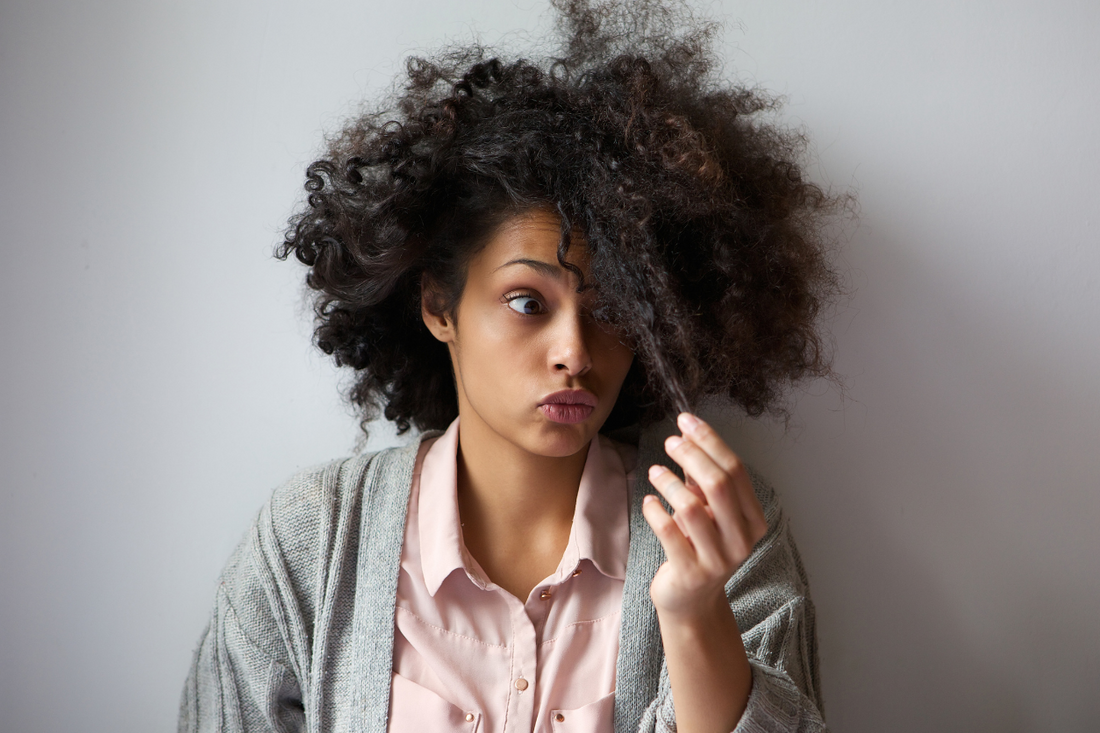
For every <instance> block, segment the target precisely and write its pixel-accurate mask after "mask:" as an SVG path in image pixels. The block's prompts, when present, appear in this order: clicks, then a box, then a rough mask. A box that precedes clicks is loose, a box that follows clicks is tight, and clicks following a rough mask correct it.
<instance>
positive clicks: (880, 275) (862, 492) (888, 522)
mask: <svg viewBox="0 0 1100 733" xmlns="http://www.w3.org/2000/svg"><path fill="white" fill-rule="evenodd" d="M869 228H870V227H866V226H865V227H864V230H863V231H861V232H860V236H859V238H858V239H857V240H855V241H853V242H852V243H851V244H850V245H849V246H848V247H847V250H846V253H845V254H846V257H847V259H848V261H849V266H850V267H851V268H852V271H854V272H857V273H860V279H861V280H862V281H863V282H859V283H857V284H856V287H857V292H856V294H855V296H854V298H853V301H852V302H851V304H850V305H849V306H848V307H847V308H846V309H845V313H844V314H843V318H838V319H837V321H836V324H835V325H834V333H835V334H836V338H837V356H838V360H837V370H838V371H839V372H840V373H841V374H842V375H843V376H844V378H845V380H846V382H847V385H848V388H849V392H848V394H847V396H846V398H842V397H841V396H840V395H839V394H838V392H837V390H836V389H834V388H832V387H824V386H822V385H811V389H810V390H809V391H808V392H807V393H806V394H804V395H802V396H801V397H800V398H799V403H798V406H797V409H796V410H795V412H794V416H793V420H792V423H791V429H790V431H789V432H787V433H784V431H783V427H782V426H781V425H777V424H776V422H775V421H774V420H773V421H767V420H764V421H751V420H746V419H743V418H742V419H738V418H736V417H733V416H731V415H730V414H729V412H728V411H722V410H719V409H712V410H709V411H707V415H708V417H711V418H712V419H715V420H716V421H717V422H718V423H719V424H723V425H727V426H729V427H728V429H726V430H724V432H725V434H726V437H727V438H728V439H729V440H730V443H731V445H733V446H734V448H735V449H736V450H738V451H739V452H740V453H741V454H742V456H743V457H744V458H745V459H746V460H747V461H748V462H750V463H752V464H753V465H754V466H756V467H757V468H759V469H760V470H761V471H762V472H763V473H764V474H765V475H766V476H768V477H769V479H770V480H771V481H772V482H773V483H774V484H775V485H776V486H777V488H778V489H779V491H780V493H781V494H782V495H783V497H784V504H785V506H786V508H787V510H788V513H789V514H790V515H791V517H792V522H793V525H794V529H795V533H796V537H797V538H798V541H799V545H800V547H801V549H802V553H803V555H804V559H805V561H806V565H807V568H808V571H809V572H810V575H811V581H812V585H813V591H814V598H815V601H816V603H817V607H818V616H819V636H820V644H821V659H822V674H823V686H824V696H825V704H826V711H827V713H828V718H829V721H830V725H831V726H832V727H835V728H836V729H837V730H844V731H850V732H852V731H880V730H892V731H926V730H930V729H936V730H959V731H963V730H966V731H971V730H999V731H1031V730H1086V729H1088V727H1089V726H1090V725H1092V724H1094V723H1095V721H1096V720H1098V719H1100V696H1097V695H1096V694H1095V692H1096V689H1097V688H1098V687H1100V634H1097V633H1096V631H1095V626H1096V623H1095V617H1094V616H1095V615H1094V613H1092V612H1090V611H1089V609H1095V608H1098V607H1100V583H1097V582H1096V576H1095V558H1097V557H1100V533H1098V532H1096V531H1095V527H1096V526H1097V525H1098V524H1100V492H1097V491H1096V489H1097V486H1096V482H1097V479H1096V477H1097V476H1100V450H1097V444H1096V437H1097V436H1098V435H1100V418H1098V416H1097V415H1098V413H1100V410H1098V409H1097V407H1098V406H1100V386H1098V384H1097V382H1096V380H1095V379H1094V375H1096V374H1100V353H1098V352H1097V349H1096V347H1095V346H1094V345H1092V344H1088V343H1084V342H1083V340H1082V338H1081V334H1082V333H1087V332H1088V328H1087V321H1086V320H1083V319H1084V317H1085V315H1086V313H1087V312H1090V311H1091V312H1096V311H1097V308H1095V304H1096V300H1097V292H1096V290H1095V289H1092V290H1089V289H1088V288H1087V287H1086V288H1084V289H1081V288H1080V287H1078V292H1070V293H1067V292H1066V291H1065V289H1062V288H1060V287H1059V283H1057V282H1053V283H1052V282H1044V278H1045V279H1046V280H1049V277H1046V276H1048V275H1049V273H1046V276H1045V275H1044V274H1043V273H1030V272H1014V271H1013V267H1012V266H1009V265H1006V264H1004V263H1000V264H998V263H986V264H985V265H984V271H982V272H978V271H977V270H976V269H974V271H972V272H968V271H967V268H968V267H969V268H972V269H973V268H977V267H979V266H982V265H981V263H975V262H971V263H967V262H958V261H957V260H959V259H960V257H959V256H958V255H959V254H961V251H960V250H952V249H950V247H948V246H946V245H944V244H937V245H935V246H928V247H924V246H919V243H917V242H915V241H914V240H912V239H906V238H904V237H902V236H898V235H892V233H889V232H882V231H876V232H873V233H869V232H868V231H867V229H869ZM948 244H949V243H948ZM1006 249H1010V248H1006ZM994 269H997V270H1003V271H1004V273H1003V274H1004V277H1003V278H998V277H996V276H993V275H991V274H990V270H994ZM1022 269H1024V270H1026V268H1022ZM997 274H1000V273H999V272H998V273H997ZM1028 282H1032V283H1037V285H1036V286H1035V287H1034V288H1032V289H1031V290H1029V291H1027V292H1024V291H1025V290H1026V286H1027V284H1028ZM1090 299H1091V301H1090ZM1079 305H1080V306H1081V307H1078V306H1079ZM1090 306H1092V307H1090Z"/></svg>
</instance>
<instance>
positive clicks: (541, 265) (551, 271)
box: [493, 258, 565, 280]
mask: <svg viewBox="0 0 1100 733" xmlns="http://www.w3.org/2000/svg"><path fill="white" fill-rule="evenodd" d="M510 265H526V266H527V267H530V268H531V269H532V270H535V271H536V272H538V273H540V274H543V275H546V276H547V277H552V278H554V279H556V280H561V279H563V278H564V277H565V270H563V269H562V268H561V267H560V266H558V265H551V264H550V263H549V262H543V261H542V260H531V259H527V258H521V259H518V260H509V261H508V262H505V263H504V264H503V265H501V266H500V267H498V268H496V269H495V270H493V272H496V271H497V270H503V269H504V268H505V267H508V266H510Z"/></svg>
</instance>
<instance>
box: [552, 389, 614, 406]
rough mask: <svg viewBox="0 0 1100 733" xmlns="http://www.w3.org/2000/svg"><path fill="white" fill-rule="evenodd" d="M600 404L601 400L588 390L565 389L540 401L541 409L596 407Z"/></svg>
mask: <svg viewBox="0 0 1100 733" xmlns="http://www.w3.org/2000/svg"><path fill="white" fill-rule="evenodd" d="M599 403H600V400H599V398H598V397H596V395H594V394H592V393H591V392H589V391H588V390H587V389H563V390H561V391H560V392H554V393H553V394H548V395H546V396H545V397H543V398H542V399H541V400H540V401H539V407H542V406H543V405H586V406H588V407H595V406H596V405H598V404H599Z"/></svg>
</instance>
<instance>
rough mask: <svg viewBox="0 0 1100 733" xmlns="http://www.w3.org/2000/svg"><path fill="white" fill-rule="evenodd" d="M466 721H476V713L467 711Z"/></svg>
mask: <svg viewBox="0 0 1100 733" xmlns="http://www.w3.org/2000/svg"><path fill="white" fill-rule="evenodd" d="M466 722H467V723H472V722H474V714H473V713H466Z"/></svg>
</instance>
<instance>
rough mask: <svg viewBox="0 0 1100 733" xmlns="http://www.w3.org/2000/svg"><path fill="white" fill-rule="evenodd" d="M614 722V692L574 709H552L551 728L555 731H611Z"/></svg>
mask: <svg viewBox="0 0 1100 733" xmlns="http://www.w3.org/2000/svg"><path fill="white" fill-rule="evenodd" d="M614 722H615V693H614V692H609V693H608V694H606V695H604V696H603V697H601V698H600V699H599V700H595V701H593V702H590V703H588V704H587V705H583V706H581V707H579V708H576V709H574V710H551V711H550V730H552V731H554V733H611V731H613V730H614V729H615V728H614Z"/></svg>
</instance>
